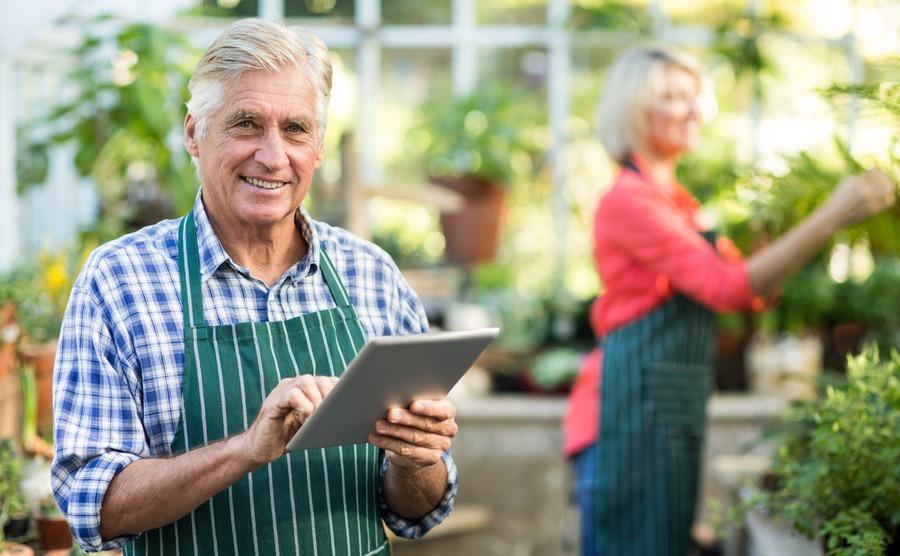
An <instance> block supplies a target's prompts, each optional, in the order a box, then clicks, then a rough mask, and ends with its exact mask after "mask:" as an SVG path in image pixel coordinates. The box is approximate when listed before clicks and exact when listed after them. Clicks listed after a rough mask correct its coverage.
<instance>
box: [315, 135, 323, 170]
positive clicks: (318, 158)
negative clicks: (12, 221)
mask: <svg viewBox="0 0 900 556" xmlns="http://www.w3.org/2000/svg"><path fill="white" fill-rule="evenodd" d="M324 158H325V142H324V141H323V142H322V144H321V145H319V150H318V152H317V153H316V170H318V169H319V168H320V167H321V166H322V160H323V159H324Z"/></svg>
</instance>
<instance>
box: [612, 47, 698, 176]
mask: <svg viewBox="0 0 900 556" xmlns="http://www.w3.org/2000/svg"><path fill="white" fill-rule="evenodd" d="M668 66H675V67H678V68H681V69H684V70H685V71H687V72H689V73H691V74H692V75H694V76H695V77H696V78H697V81H698V82H699V81H700V80H701V78H702V69H701V66H700V63H699V62H698V61H697V60H696V59H695V58H694V57H693V56H691V55H690V54H688V53H686V52H683V51H681V50H678V49H675V48H672V47H669V46H665V45H661V44H646V45H640V46H636V47H633V48H631V49H629V50H627V51H625V52H624V53H623V54H621V55H620V56H619V57H618V58H617V59H616V61H615V62H613V64H612V65H611V66H610V67H609V70H608V71H607V72H606V78H605V80H604V84H603V91H602V93H601V94H600V100H599V102H598V104H597V118H596V129H597V137H598V138H599V139H600V143H601V144H602V145H603V148H604V149H606V152H607V154H609V156H610V158H612V159H613V160H614V161H615V162H616V163H618V164H620V165H624V164H625V163H626V161H627V159H628V156H629V155H630V154H631V152H632V150H633V149H634V147H635V146H636V145H640V144H643V142H644V141H645V138H646V118H645V110H646V108H647V105H648V104H649V103H650V101H651V100H652V99H653V98H654V95H655V94H656V93H657V92H658V91H659V90H660V88H661V87H662V86H663V83H664V79H665V75H664V72H665V70H666V68H667V67H668Z"/></svg>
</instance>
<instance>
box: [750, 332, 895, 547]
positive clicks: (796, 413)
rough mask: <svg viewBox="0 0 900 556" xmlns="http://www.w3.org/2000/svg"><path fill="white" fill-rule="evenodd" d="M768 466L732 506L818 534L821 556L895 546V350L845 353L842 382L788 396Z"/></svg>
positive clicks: (873, 349)
mask: <svg viewBox="0 0 900 556" xmlns="http://www.w3.org/2000/svg"><path fill="white" fill-rule="evenodd" d="M784 433H785V436H784V437H783V441H782V442H781V444H780V446H779V447H778V449H777V451H776V453H775V456H774V459H773V465H772V470H771V473H770V475H769V476H767V480H766V481H765V484H766V488H759V489H756V490H755V491H754V493H753V494H752V495H751V496H749V497H748V498H747V500H746V501H745V503H744V504H743V505H741V506H740V507H739V508H738V513H737V515H738V516H744V515H746V512H748V511H750V510H753V511H756V512H758V513H759V512H762V513H763V514H765V515H768V516H769V517H771V519H773V520H774V521H776V522H781V523H784V524H787V525H788V526H789V527H792V528H793V529H794V530H795V531H797V532H799V533H802V534H804V535H806V536H807V537H809V538H810V539H813V538H815V539H819V540H820V541H821V543H822V544H823V548H824V552H825V554H826V555H827V556H851V555H856V554H866V555H872V556H877V555H894V554H898V553H900V512H898V508H900V488H898V485H900V466H898V465H897V461H898V459H900V354H898V353H897V352H896V351H894V352H893V353H892V354H891V357H890V358H889V359H887V360H883V359H881V357H880V356H879V353H878V350H877V348H876V347H874V346H869V347H867V348H866V349H864V351H863V353H862V354H860V355H858V356H855V357H850V358H848V361H847V382H846V385H845V386H843V387H840V388H838V387H834V386H831V387H829V388H827V391H826V393H825V395H824V396H822V397H821V398H819V399H817V400H814V401H811V402H804V403H799V404H796V405H795V406H794V407H793V408H792V409H791V411H790V412H789V413H788V415H787V417H786V420H785V428H784Z"/></svg>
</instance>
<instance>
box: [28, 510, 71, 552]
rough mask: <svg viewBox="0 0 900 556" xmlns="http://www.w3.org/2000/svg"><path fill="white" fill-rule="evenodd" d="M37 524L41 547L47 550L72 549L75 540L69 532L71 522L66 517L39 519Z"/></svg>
mask: <svg viewBox="0 0 900 556" xmlns="http://www.w3.org/2000/svg"><path fill="white" fill-rule="evenodd" d="M35 521H36V522H37V528H38V535H39V536H40V538H41V546H43V547H44V549H45V550H55V549H60V548H72V543H73V542H74V538H73V537H72V531H71V530H69V522H68V521H66V518H64V517H61V516H60V517H39V518H37V519H36V520H35Z"/></svg>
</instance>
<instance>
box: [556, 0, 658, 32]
mask: <svg viewBox="0 0 900 556" xmlns="http://www.w3.org/2000/svg"><path fill="white" fill-rule="evenodd" d="M569 26H570V27H571V28H572V29H585V30H587V29H609V30H614V31H630V32H639V33H649V32H650V30H651V29H652V26H653V21H652V19H651V17H650V10H649V9H648V5H647V1H646V0H633V1H623V2H618V1H614V0H613V1H607V2H604V1H598V0H575V1H574V2H573V3H572V13H571V15H570V16H569Z"/></svg>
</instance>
